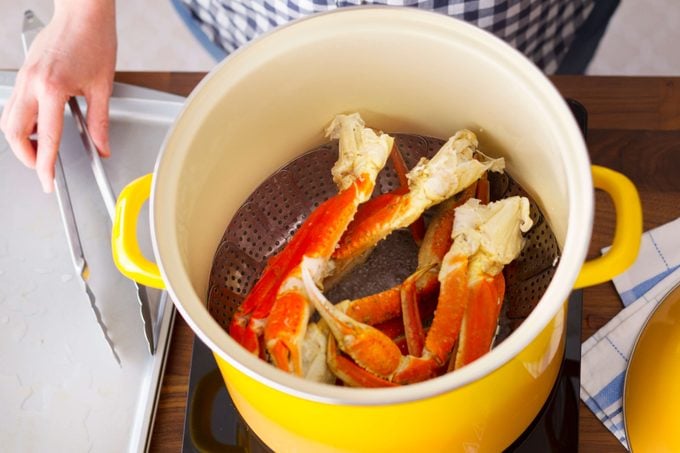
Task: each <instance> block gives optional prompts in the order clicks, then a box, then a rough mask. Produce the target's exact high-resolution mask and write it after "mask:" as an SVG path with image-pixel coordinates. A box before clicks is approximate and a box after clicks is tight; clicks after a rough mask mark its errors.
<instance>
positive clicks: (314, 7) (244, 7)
mask: <svg viewBox="0 0 680 453" xmlns="http://www.w3.org/2000/svg"><path fill="white" fill-rule="evenodd" d="M182 1H183V2H184V3H186V4H187V6H188V7H189V9H190V10H191V12H192V15H193V16H194V18H195V19H197V21H198V22H199V23H200V24H201V28H202V29H203V31H204V32H205V33H206V34H207V35H208V37H209V38H210V39H211V40H212V41H213V42H214V43H215V44H217V45H218V46H219V47H221V48H223V49H224V50H225V51H226V52H227V53H230V52H233V51H234V50H235V49H237V48H238V47H239V46H241V45H243V44H245V43H246V42H248V41H250V40H251V39H253V38H255V37H256V36H258V35H260V34H262V33H264V32H266V31H268V30H270V29H272V28H274V27H276V26H278V25H281V24H285V23H287V22H289V21H291V20H294V19H298V18H300V17H304V16H308V15H310V14H314V13H318V12H322V11H328V10H333V9H336V8H341V7H344V6H357V5H368V4H380V5H389V6H409V7H414V8H420V9H427V10H431V11H435V12H439V13H442V14H446V15H449V16H452V17H456V18H458V19H463V20H465V21H467V22H469V23H472V24H474V25H477V26H478V27H481V28H483V29H485V30H487V31H490V32H491V33H493V34H495V35H496V36H498V37H499V38H501V39H504V40H505V41H506V42H508V43H509V44H510V45H512V46H513V47H515V48H516V49H517V50H519V51H520V52H522V53H524V54H525V55H526V56H527V57H528V58H529V59H531V60H532V61H533V62H534V63H535V64H536V65H537V66H538V67H540V68H541V69H543V70H544V71H545V72H546V73H549V74H551V73H553V72H555V70H556V69H557V68H558V66H559V63H560V61H561V60H562V58H563V57H564V55H565V54H566V52H567V50H568V49H569V45H570V44H571V42H572V40H573V39H574V35H575V32H576V30H577V29H578V27H579V26H580V25H581V24H582V23H583V22H584V21H585V20H586V18H587V17H588V15H589V14H590V12H591V11H592V9H593V6H594V3H595V0H449V1H440V0H428V1H423V0H335V1H334V0H298V1H291V0H288V1H277V0H182Z"/></svg>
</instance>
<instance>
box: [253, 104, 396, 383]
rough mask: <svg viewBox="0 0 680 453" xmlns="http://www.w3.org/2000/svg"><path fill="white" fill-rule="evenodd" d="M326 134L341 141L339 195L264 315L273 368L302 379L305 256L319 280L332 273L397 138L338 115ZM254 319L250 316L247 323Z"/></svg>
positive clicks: (328, 203)
mask: <svg viewBox="0 0 680 453" xmlns="http://www.w3.org/2000/svg"><path fill="white" fill-rule="evenodd" d="M327 134H328V135H329V136H330V137H331V138H339V140H340V144H339V149H340V158H339V159H338V161H337V162H336V163H335V165H334V166H333V169H332V174H333V178H334V180H335V182H336V185H337V186H338V188H339V191H340V192H339V194H338V195H336V196H334V197H332V198H330V199H329V200H327V201H326V202H324V203H323V205H322V206H323V208H322V213H321V214H319V217H318V220H317V221H316V223H315V225H314V227H313V231H310V232H309V234H308V237H307V238H306V240H305V241H304V244H303V245H302V251H301V255H302V257H303V258H301V259H298V260H297V261H294V262H292V265H293V266H292V269H290V271H289V272H288V273H287V274H286V275H285V276H284V278H283V281H282V282H281V283H280V285H279V288H278V291H277V293H276V297H275V300H274V303H273V306H272V307H271V311H270V312H269V313H266V315H267V317H266V324H265V325H264V341H265V345H266V348H267V350H268V351H269V354H270V356H271V359H272V361H273V362H274V364H275V365H276V366H277V367H279V368H281V369H284V370H287V371H291V372H294V373H296V374H298V375H303V374H304V370H303V361H302V357H301V350H302V342H303V340H304V337H305V333H306V328H307V323H308V322H309V317H310V315H311V307H310V305H309V303H308V301H307V295H306V291H305V290H304V288H303V284H302V281H301V274H300V263H301V261H302V259H304V257H306V259H308V260H310V262H313V263H314V266H313V267H312V269H313V272H314V278H315V280H316V281H318V282H322V281H323V279H324V278H325V277H326V276H327V275H328V273H329V272H330V270H331V269H332V267H331V266H330V265H329V259H330V257H331V254H332V253H333V251H334V250H335V248H336V245H337V243H338V241H339V240H340V237H341V236H342V234H343V233H344V231H345V229H346V228H347V225H349V223H350V222H351V220H352V219H353V217H354V215H355V213H356V211H357V208H358V206H359V205H360V204H361V203H363V202H365V201H367V200H368V199H369V198H370V196H371V194H372V192H373V189H374V187H375V180H376V177H377V175H378V172H379V171H380V170H381V169H382V167H383V166H384V165H385V163H386V161H387V158H388V156H389V152H390V150H391V149H392V146H393V139H392V138H391V137H389V136H388V135H385V134H381V135H378V134H376V133H375V132H374V131H373V130H371V129H368V128H365V127H364V123H363V121H362V120H361V118H360V117H359V115H358V114H354V115H349V116H345V115H339V116H338V117H336V119H335V120H334V121H333V123H332V124H331V125H330V126H329V128H328V130H327ZM296 258H297V257H296ZM252 321H253V318H252V317H251V319H250V321H249V325H250V324H251V323H252ZM254 327H258V326H257V325H256V326H254Z"/></svg>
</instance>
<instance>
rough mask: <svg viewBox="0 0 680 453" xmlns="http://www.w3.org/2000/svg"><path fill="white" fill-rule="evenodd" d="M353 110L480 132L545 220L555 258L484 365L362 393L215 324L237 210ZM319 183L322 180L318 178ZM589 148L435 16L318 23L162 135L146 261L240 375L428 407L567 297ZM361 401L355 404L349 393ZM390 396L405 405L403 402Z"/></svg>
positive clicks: (222, 78) (272, 42) (513, 73)
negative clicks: (540, 292)
mask: <svg viewBox="0 0 680 453" xmlns="http://www.w3.org/2000/svg"><path fill="white" fill-rule="evenodd" d="M354 111H358V112H360V113H361V115H362V116H363V117H364V119H365V120H366V123H367V125H369V126H371V127H373V128H377V129H382V130H384V131H386V132H404V133H419V134H425V135H430V136H435V137H440V138H447V137H449V136H451V135H453V134H454V132H455V131H456V130H458V129H460V128H469V129H472V130H473V131H475V132H477V133H478V136H479V139H480V144H481V147H482V149H483V150H485V152H487V153H488V154H491V155H494V156H500V155H502V156H505V157H506V159H507V170H508V172H509V173H510V174H511V175H512V177H513V178H515V179H516V180H517V181H518V182H520V183H521V184H522V185H523V186H524V188H526V189H527V190H528V191H529V192H530V194H531V195H532V196H533V197H534V199H535V200H536V201H537V202H538V203H539V205H540V206H541V208H542V210H543V212H544V214H545V215H546V217H547V218H548V219H549V222H550V224H551V226H552V228H553V231H554V233H555V235H556V237H557V240H558V242H559V244H560V247H561V248H562V251H563V255H562V258H561V263H560V265H559V268H558V271H557V273H556V275H555V277H554V279H553V282H552V283H551V285H550V287H549V288H548V290H547V292H546V294H545V296H544V298H543V300H542V302H541V303H540V304H539V307H538V308H537V309H536V310H534V312H533V313H532V315H531V316H530V318H528V319H527V321H526V322H525V323H524V324H523V325H522V326H521V327H520V328H519V329H518V330H517V331H516V332H515V333H514V334H513V335H511V337H510V338H508V339H507V340H506V341H505V342H503V343H502V344H501V345H500V346H499V347H498V348H496V349H494V351H493V352H492V353H490V354H488V355H487V356H485V357H484V358H483V359H482V360H479V361H477V362H476V363H474V364H473V365H471V366H469V367H466V368H465V369H463V370H461V371H460V372H456V373H452V374H450V375H447V376H444V377H443V378H439V379H436V380H433V381H429V382H426V383H423V384H418V385H413V386H408V390H407V392H408V395H409V396H406V395H407V393H405V391H404V389H385V390H380V391H377V392H375V391H374V392H373V393H372V394H371V395H378V396H368V397H367V395H366V394H365V393H364V394H363V395H361V393H360V392H361V390H357V389H349V388H333V387H330V386H325V385H321V384H312V383H306V382H303V381H302V380H300V379H298V378H295V377H293V376H289V375H286V374H285V373H282V372H279V371H278V370H275V369H274V368H273V367H271V366H269V365H267V364H265V363H263V362H261V361H259V360H258V359H256V358H255V357H252V356H250V355H248V354H247V353H246V352H245V351H244V350H242V349H241V348H240V347H239V346H238V345H237V344H236V343H235V342H234V341H233V340H231V338H230V337H229V336H228V335H227V334H226V333H225V332H224V331H223V329H222V328H221V327H220V326H219V325H218V324H217V323H216V322H215V321H214V320H213V319H212V318H211V317H210V315H209V314H208V312H207V310H206V308H205V300H206V293H207V284H208V277H209V273H210V269H211V265H212V259H213V255H214V253H215V249H216V247H217V245H218V243H219V241H220V238H221V236H222V234H223V233H224V230H225V228H226V227H227V225H228V224H229V221H230V219H231V217H232V216H233V214H234V213H235V211H236V210H237V209H238V208H239V207H240V205H241V204H242V203H243V201H244V200H245V199H246V198H247V197H248V195H249V194H250V193H251V192H252V191H253V190H254V189H255V188H256V187H257V186H258V185H259V184H260V183H261V182H262V181H263V180H264V179H266V178H267V177H268V176H269V175H270V174H272V173H273V172H274V171H275V170H276V169H278V168H279V167H281V166H282V165H284V164H285V163H287V162H289V161H290V160H291V159H293V158H294V157H295V156H297V155H299V154H301V153H303V152H304V151H306V150H308V149H310V148H313V147H315V146H317V145H319V144H321V143H323V142H324V141H325V139H324V138H323V136H322V131H323V128H324V127H325V126H326V125H327V124H328V122H329V121H330V120H331V119H332V118H333V116H334V115H335V114H337V113H341V112H354ZM329 171H330V169H329ZM592 211H593V207H592V183H591V179H590V169H589V162H588V158H587V153H586V150H585V145H584V143H583V140H582V138H581V136H580V133H579V131H578V127H577V125H576V123H575V121H574V120H573V118H572V117H571V113H570V112H569V110H568V108H567V106H566V105H565V103H564V102H563V101H562V99H561V97H560V96H559V94H558V93H557V91H556V90H555V89H554V88H553V87H552V85H551V84H550V83H549V82H548V80H547V79H546V78H545V77H544V76H543V75H542V74H541V73H540V72H539V71H538V70H537V69H536V68H534V67H533V66H532V65H531V64H530V63H529V62H528V60H526V59H524V57H522V56H521V55H520V54H518V53H517V52H515V51H514V50H512V49H511V48H510V47H509V46H507V45H505V44H504V43H503V42H501V41H500V40H497V39H496V38H494V37H493V36H491V35H489V34H487V33H485V32H483V31H481V30H479V29H477V28H475V27H472V26H470V25H467V24H465V23H462V22H459V21H456V20H454V19H450V18H448V17H445V16H441V15H437V14H433V13H425V12H420V11H414V10H411V9H408V10H404V9H395V8H360V9H352V10H342V11H340V12H335V13H330V14H323V15H319V16H315V17H313V18H311V19H305V20H302V21H299V22H296V23H294V24H292V25H290V26H286V27H283V28H281V29H278V30H276V31H275V32H273V33H270V34H268V35H265V36H264V37H262V38H260V39H258V40H256V41H255V42H253V43H251V44H250V45H248V46H246V47H245V48H244V49H241V50H240V51H238V52H236V53H235V54H233V55H232V56H231V57H229V58H228V59H227V60H226V61H225V62H223V63H222V64H220V65H219V66H218V67H217V68H215V69H214V70H213V71H212V72H211V74H209V76H208V77H207V78H206V79H205V80H204V81H203V82H202V83H201V85H200V86H199V87H198V88H197V89H196V90H195V91H194V93H193V94H192V96H191V97H190V99H189V100H188V102H187V105H186V107H185V109H184V111H183V113H182V114H181V116H180V117H179V119H178V120H177V122H176V124H175V126H174V128H173V129H172V131H171V132H170V134H169V135H168V137H167V139H166V143H165V146H164V150H163V153H162V155H161V157H160V158H159V162H158V166H157V169H156V177H155V182H154V189H153V194H152V224H153V226H152V228H153V233H154V236H155V253H156V258H157V260H158V261H159V264H160V266H161V269H162V272H163V275H164V278H165V280H166V282H167V284H168V286H169V289H170V291H171V293H172V295H173V298H174V299H175V301H176V302H177V304H178V307H179V309H180V311H181V312H182V314H183V315H184V317H185V318H186V319H187V320H188V322H189V323H190V324H191V325H192V327H193V328H194V330H195V331H196V332H197V333H198V334H199V335H200V337H201V338H202V339H203V340H204V341H205V342H206V343H207V344H209V345H210V346H211V347H212V348H213V349H214V350H216V351H218V352H219V353H220V354H221V355H222V356H223V357H224V358H225V359H227V360H228V361H230V362H231V363H232V364H234V365H235V366H237V367H239V368H241V369H242V370H244V371H245V372H246V373H249V374H251V375H254V376H257V377H258V378H259V379H261V380H264V381H266V382H268V383H270V384H271V385H273V386H276V387H279V388H285V389H286V390H287V391H291V392H293V393H298V394H301V395H305V396H307V397H311V398H314V399H319V400H330V401H347V402H359V401H360V402H361V403H362V404H371V403H379V402H383V401H387V400H390V401H397V400H405V399H411V398H417V397H423V396H427V395H431V394H435V393H437V392H442V391H446V390H447V389H451V388H455V387H457V386H459V385H462V384H464V383H466V382H469V381H470V380H473V379H476V378H479V377H480V376H482V375H484V374H486V373H488V372H489V371H491V370H493V369H495V368H496V367H498V366H500V365H501V364H502V363H504V362H505V361H507V360H508V359H509V358H510V357H511V356H512V355H514V354H516V353H517V352H518V351H519V350H521V348H523V347H524V346H525V345H526V344H527V343H528V342H529V341H530V340H531V339H532V338H533V337H534V336H535V335H536V334H537V333H538V332H539V330H540V329H541V328H542V327H544V326H545V325H546V324H547V322H548V321H549V320H550V319H551V318H552V316H554V314H555V313H556V312H557V310H558V309H559V307H560V306H561V304H562V302H563V301H564V300H565V299H566V297H567V295H568V293H569V291H570V289H571V286H572V284H573V282H574V280H575V278H576V275H577V273H578V271H579V268H580V266H581V264H582V262H583V259H584V257H585V253H586V249H587V245H588V241H589V239H590V228H591V223H592ZM357 392H359V393H357ZM400 392H401V393H400Z"/></svg>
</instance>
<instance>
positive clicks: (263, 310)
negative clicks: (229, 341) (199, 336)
mask: <svg viewBox="0 0 680 453" xmlns="http://www.w3.org/2000/svg"><path fill="white" fill-rule="evenodd" d="M328 203H329V202H324V203H322V204H321V205H320V206H319V207H318V208H317V209H316V210H314V211H313V212H312V213H311V214H310V216H309V217H308V218H307V219H306V220H305V222H304V223H303V224H302V225H301V226H300V228H299V229H298V231H296V233H295V234H294V235H293V237H292V238H291V240H290V241H289V243H288V245H287V246H286V247H285V248H284V249H283V250H282V251H281V252H279V253H278V254H276V255H274V256H273V257H271V258H270V259H269V261H268V262H267V266H266V267H265V269H264V271H263V272H262V275H261V277H260V279H259V280H258V281H257V283H255V285H254V286H253V289H252V290H251V291H250V292H249V293H248V295H247V296H246V298H245V299H244V300H243V302H242V304H241V305H240V306H239V308H238V310H237V312H236V313H235V314H234V316H233V318H232V320H231V323H230V325H229V335H231V336H232V337H233V338H234V339H235V340H236V341H237V342H239V343H240V344H241V345H242V346H243V347H244V348H246V349H247V350H248V351H250V352H252V353H253V354H256V355H259V356H262V355H263V351H261V350H260V345H259V338H258V337H259V335H260V334H261V332H262V329H263V327H264V319H266V317H267V316H268V315H269V312H270V311H271V309H272V306H273V305H274V301H275V299H276V294H277V293H278V291H279V287H280V286H281V282H283V280H284V278H286V276H287V275H288V273H290V271H291V270H292V269H293V268H294V267H295V266H296V265H297V264H298V263H299V262H300V261H301V260H302V257H303V255H304V253H305V251H306V250H307V248H306V245H307V244H308V243H309V240H310V236H312V237H313V236H314V235H315V234H316V230H317V228H318V223H319V220H320V218H321V217H322V216H323V215H324V213H325V210H326V206H327V205H328ZM258 324H260V325H259V326H258Z"/></svg>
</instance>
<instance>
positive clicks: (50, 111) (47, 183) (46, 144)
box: [35, 96, 65, 192]
mask: <svg viewBox="0 0 680 453" xmlns="http://www.w3.org/2000/svg"><path fill="white" fill-rule="evenodd" d="M64 104H65V100H64V98H63V97H60V96H55V97H47V98H45V99H44V100H42V101H41V102H40V108H39V109H38V156H37V159H36V164H35V170H36V172H37V173H38V178H39V179H40V183H41V184H42V187H43V190H44V191H45V192H52V190H54V162H55V161H56V160H57V152H58V151H59V142H60V141H61V132H62V129H63V127H64Z"/></svg>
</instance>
